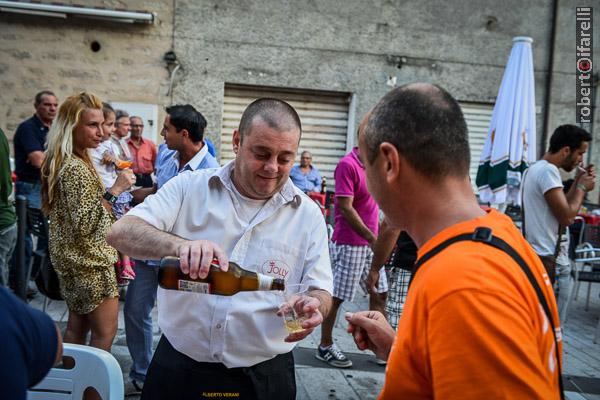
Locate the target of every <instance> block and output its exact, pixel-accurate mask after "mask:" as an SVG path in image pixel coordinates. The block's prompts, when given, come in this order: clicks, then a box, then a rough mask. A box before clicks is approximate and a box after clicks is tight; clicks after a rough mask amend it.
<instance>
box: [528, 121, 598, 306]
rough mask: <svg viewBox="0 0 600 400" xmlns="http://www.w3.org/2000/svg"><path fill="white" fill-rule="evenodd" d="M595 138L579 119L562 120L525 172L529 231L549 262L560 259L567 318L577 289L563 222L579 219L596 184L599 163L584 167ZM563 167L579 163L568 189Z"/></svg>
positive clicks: (557, 269)
mask: <svg viewBox="0 0 600 400" xmlns="http://www.w3.org/2000/svg"><path fill="white" fill-rule="evenodd" d="M591 140H592V137H591V135H590V134H589V133H588V132H587V131H585V130H584V129H581V128H579V127H577V126H575V125H562V126H559V127H558V128H556V130H555V131H554V133H553V134H552V137H551V138H550V147H549V149H548V151H547V152H546V154H544V156H543V157H542V158H541V159H540V160H539V161H537V162H536V163H534V164H533V165H531V167H529V169H528V170H527V171H526V172H525V176H524V179H523V183H522V185H521V187H522V191H523V193H522V194H523V205H522V206H523V210H524V215H525V220H524V221H523V233H524V236H525V238H526V239H527V241H529V243H530V244H531V246H532V247H533V249H534V250H535V252H536V253H537V254H538V255H539V256H540V257H541V258H542V260H544V265H545V266H547V268H548V267H550V268H552V265H554V271H552V270H550V271H548V272H549V275H550V276H551V277H552V275H554V276H555V277H556V278H555V279H554V290H555V294H556V301H557V303H558V311H559V315H560V316H561V318H562V315H563V314H564V312H565V308H566V306H567V300H568V299H569V294H570V291H571V263H570V261H569V255H568V245H565V243H567V244H568V234H567V233H566V232H565V233H562V234H561V235H560V237H561V242H562V243H558V241H559V225H560V226H561V227H568V226H569V225H571V224H572V223H573V220H574V218H575V216H576V215H577V212H578V211H579V208H580V207H581V204H582V203H583V200H584V197H585V194H586V192H589V191H590V190H593V189H594V179H595V169H594V166H593V165H591V164H590V165H588V166H587V167H586V168H585V169H584V168H581V167H579V165H580V164H581V163H582V160H583V155H584V154H585V152H586V151H587V149H588V147H589V142H590V141H591ZM559 168H562V169H563V170H565V171H567V172H570V171H572V170H573V169H575V168H578V172H577V175H576V178H575V182H574V183H573V185H571V188H570V189H569V190H568V191H567V193H566V194H565V193H564V192H563V184H562V179H561V176H560V172H559V171H558V169H559ZM557 248H558V251H557Z"/></svg>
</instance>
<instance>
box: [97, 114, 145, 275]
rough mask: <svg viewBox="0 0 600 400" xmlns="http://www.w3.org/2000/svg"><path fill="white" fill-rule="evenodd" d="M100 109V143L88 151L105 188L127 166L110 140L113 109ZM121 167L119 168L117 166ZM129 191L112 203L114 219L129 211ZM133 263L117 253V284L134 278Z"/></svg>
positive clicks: (113, 127)
mask: <svg viewBox="0 0 600 400" xmlns="http://www.w3.org/2000/svg"><path fill="white" fill-rule="evenodd" d="M102 111H103V114H104V122H103V124H102V134H103V136H102V140H103V141H102V143H101V144H100V146H98V147H97V148H96V149H93V150H92V151H91V152H90V156H91V158H92V162H93V164H94V168H95V169H96V171H97V172H98V175H100V178H101V179H102V183H104V186H105V187H106V188H109V187H111V186H112V185H113V184H114V182H115V180H116V179H117V171H118V170H121V169H125V168H127V167H128V166H130V165H128V164H127V162H126V161H123V160H120V159H119V158H118V157H117V156H116V155H115V151H114V145H113V143H112V141H111V140H109V139H110V138H111V135H112V133H113V132H114V130H115V116H116V114H115V111H114V109H113V108H112V107H111V106H110V105H109V104H107V103H103V107H102ZM119 167H121V168H119ZM132 198H133V197H132V196H131V194H130V193H129V192H123V193H122V194H121V195H120V196H119V197H118V199H117V202H116V203H115V204H114V205H113V215H114V217H115V219H120V218H121V217H122V216H123V215H125V214H126V213H127V211H129V202H130V201H131V200H132ZM132 266H133V263H132V262H131V260H130V259H129V256H127V255H125V254H121V253H119V260H118V261H117V263H116V264H115V269H116V273H117V284H118V285H119V286H126V285H127V284H128V281H129V280H132V279H134V278H135V271H134V270H133V268H132Z"/></svg>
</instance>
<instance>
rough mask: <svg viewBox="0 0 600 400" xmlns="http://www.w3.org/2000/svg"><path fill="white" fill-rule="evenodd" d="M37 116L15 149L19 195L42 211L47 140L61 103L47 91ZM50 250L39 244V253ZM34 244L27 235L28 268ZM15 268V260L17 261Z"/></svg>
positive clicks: (21, 129) (38, 98) (38, 101)
mask: <svg viewBox="0 0 600 400" xmlns="http://www.w3.org/2000/svg"><path fill="white" fill-rule="evenodd" d="M33 106H34V107H35V114H33V116H32V117H31V118H28V119H26V120H25V121H23V122H22V123H21V124H20V125H19V126H18V128H17V131H16V132H15V136H14V137H13V144H14V146H15V173H16V175H17V182H16V184H15V194H16V195H17V196H25V198H26V199H27V203H28V206H29V207H33V208H40V204H41V196H42V183H41V181H40V169H41V168H42V162H44V150H45V145H46V136H47V135H48V131H49V130H50V126H51V125H52V121H54V118H55V117H56V113H57V111H58V99H57V97H56V95H55V94H54V93H52V92H51V91H49V90H43V91H41V92H39V93H38V94H36V95H35V101H34V103H33ZM46 246H47V243H46V242H45V241H40V242H38V245H37V247H38V249H43V248H45V247H46ZM31 248H32V242H31V237H29V235H27V237H26V239H25V265H26V266H28V265H29V260H30V258H31ZM12 265H13V268H14V265H15V264H14V257H13V263H12Z"/></svg>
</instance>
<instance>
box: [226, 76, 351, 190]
mask: <svg viewBox="0 0 600 400" xmlns="http://www.w3.org/2000/svg"><path fill="white" fill-rule="evenodd" d="M260 97H274V98H278V99H281V100H284V101H286V102H288V103H289V104H290V105H291V106H292V107H294V108H295V109H296V111H297V112H298V115H299V116H300V120H301V121H302V138H301V140H300V146H299V148H298V156H297V159H296V162H299V160H300V153H301V152H302V151H304V150H308V151H310V152H311V153H312V155H313V165H314V166H315V167H317V168H318V169H319V171H321V175H322V176H323V177H325V178H327V188H328V189H329V190H332V189H333V188H334V181H333V171H334V170H335V167H336V165H337V163H338V161H339V160H340V158H342V157H343V156H344V154H346V141H347V136H348V109H349V104H350V99H351V95H350V94H349V93H339V92H325V91H304V90H295V89H278V88H270V87H268V88H267V87H256V86H245V85H230V84H226V85H225V96H224V100H223V120H222V125H221V151H220V154H221V164H225V163H227V162H229V161H231V160H233V159H234V158H235V154H234V153H233V149H232V144H231V140H232V136H233V131H234V130H235V129H237V128H238V126H239V123H240V118H241V116H242V113H243V112H244V109H245V108H246V106H248V104H250V103H251V102H252V101H254V100H256V99H257V98H260Z"/></svg>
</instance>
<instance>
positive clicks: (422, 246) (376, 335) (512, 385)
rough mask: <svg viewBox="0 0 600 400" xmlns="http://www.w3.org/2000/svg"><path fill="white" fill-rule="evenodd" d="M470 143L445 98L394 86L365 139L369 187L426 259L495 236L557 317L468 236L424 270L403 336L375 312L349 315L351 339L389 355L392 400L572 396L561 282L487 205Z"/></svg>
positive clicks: (503, 262) (424, 88) (502, 261)
mask: <svg viewBox="0 0 600 400" xmlns="http://www.w3.org/2000/svg"><path fill="white" fill-rule="evenodd" d="M467 135H468V134H467V127H466V124H465V121H464V118H463V115H462V112H461V110H460V106H459V105H458V103H457V102H456V100H455V99H453V98H452V96H450V94H448V93H447V92H446V91H445V90H443V89H441V88H439V87H437V86H433V85H429V84H419V83H417V84H410V85H405V86H402V87H399V88H396V89H394V90H393V91H391V92H390V93H388V94H387V95H386V96H385V97H384V98H383V99H382V100H381V101H380V102H379V103H378V104H377V105H376V106H375V108H374V109H373V112H372V115H371V117H370V119H369V122H368V125H367V128H366V129H365V133H364V134H363V135H361V137H360V138H359V145H360V149H361V153H362V154H365V155H366V162H365V167H366V175H367V183H368V186H369V191H370V192H371V194H372V195H373V197H374V198H375V200H376V201H377V202H378V204H379V205H380V207H381V209H382V210H383V212H384V213H385V215H386V218H387V219H388V223H389V224H391V225H392V226H395V227H396V228H398V229H403V230H406V231H407V232H408V234H409V235H410V236H411V237H412V238H413V239H414V241H415V243H416V244H417V246H418V247H419V254H418V256H419V258H421V257H423V255H424V254H426V253H427V252H429V251H430V250H432V249H433V248H435V247H436V246H437V245H439V244H441V243H442V242H444V241H446V240H447V239H449V238H451V237H454V236H456V235H458V234H463V233H472V232H474V230H475V229H476V228H478V227H487V228H490V229H491V230H492V233H493V235H495V236H496V237H498V238H500V239H502V240H504V241H505V242H507V243H508V245H509V246H510V247H512V248H513V249H514V250H515V251H516V252H517V253H518V254H519V255H520V256H521V258H522V259H523V260H524V261H525V263H526V264H527V265H528V266H529V269H530V270H531V272H532V275H533V279H535V282H537V284H538V285H539V287H541V292H542V294H543V296H544V298H545V301H546V302H547V304H548V308H549V312H550V316H551V320H552V321H549V320H548V318H547V316H546V313H545V312H544V309H543V308H542V305H541V303H540V300H539V299H538V297H537V295H536V292H535V290H534V288H533V286H532V284H531V282H530V281H529V280H528V278H527V276H526V275H525V273H524V272H523V271H522V269H521V267H520V266H519V264H517V263H516V262H515V261H514V260H513V258H511V257H510V256H509V255H508V254H507V253H505V252H504V251H502V250H499V249H496V248H494V247H491V246H488V245H487V244H484V243H479V242H474V241H470V240H467V241H460V242H457V243H454V244H452V245H450V246H448V247H446V248H445V249H444V250H442V251H441V252H440V253H438V254H436V255H435V256H433V257H432V258H430V259H429V260H428V261H426V262H424V263H423V264H422V265H421V266H420V268H419V269H418V271H417V272H416V273H415V275H414V280H413V282H412V285H411V287H410V290H409V292H408V297H407V299H406V303H405V308H404V314H403V315H402V318H401V319H400V322H399V325H398V332H397V333H396V332H394V330H393V329H392V328H391V327H390V326H389V324H388V323H387V322H386V321H385V318H384V317H383V315H381V314H380V313H378V312H374V311H363V312H358V313H354V314H347V315H346V319H347V320H348V322H349V327H348V331H349V332H351V333H352V334H353V336H354V340H355V342H356V344H357V346H358V347H359V348H360V349H361V350H365V349H371V350H372V351H374V352H375V354H376V355H377V356H378V357H380V358H384V359H388V367H387V370H386V379H385V383H384V387H383V391H382V392H381V394H380V399H433V398H436V399H445V398H460V399H481V398H485V399H488V398H502V399H508V398H511V399H512V398H515V399H525V398H526V399H557V398H560V388H559V381H558V379H559V378H558V376H559V370H560V369H559V367H560V363H561V362H562V360H557V359H556V357H557V354H562V341H561V335H560V326H559V319H558V312H557V307H556V301H555V300H554V296H553V292H552V287H551V285H550V280H549V279H548V276H547V275H546V273H545V270H544V268H543V266H542V264H541V262H540V260H539V258H537V256H536V254H535V253H534V251H533V249H532V248H531V247H530V246H529V244H528V243H527V242H526V241H525V239H524V238H523V237H522V236H521V234H520V232H519V231H518V230H517V229H516V227H515V226H514V224H513V223H512V221H511V220H510V219H509V218H508V217H506V216H504V215H502V214H500V213H498V212H497V211H494V210H492V211H490V212H488V213H486V212H484V211H482V210H481V209H480V208H479V206H478V204H477V200H476V198H475V196H474V194H473V190H472V188H471V183H470V180H469V162H470V157H469V154H470V153H469V145H468V141H467ZM550 322H552V323H553V324H554V326H555V327H556V332H557V334H556V341H555V338H554V334H553V331H552V328H551V326H552V324H551V323H550ZM556 346H558V352H557V351H556ZM559 357H560V358H562V357H561V356H559Z"/></svg>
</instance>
